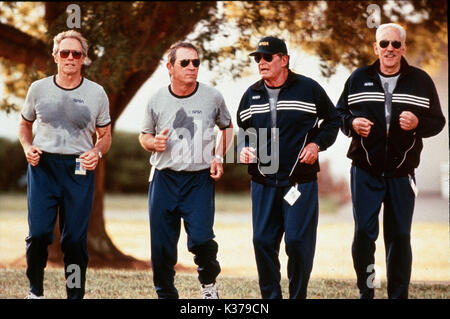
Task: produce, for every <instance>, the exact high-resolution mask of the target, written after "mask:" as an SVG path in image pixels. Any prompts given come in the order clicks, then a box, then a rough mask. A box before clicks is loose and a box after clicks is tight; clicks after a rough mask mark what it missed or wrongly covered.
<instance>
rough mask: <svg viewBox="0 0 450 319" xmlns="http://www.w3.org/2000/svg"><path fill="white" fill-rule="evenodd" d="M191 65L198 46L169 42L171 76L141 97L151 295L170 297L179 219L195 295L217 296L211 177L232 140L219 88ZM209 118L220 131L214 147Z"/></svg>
mask: <svg viewBox="0 0 450 319" xmlns="http://www.w3.org/2000/svg"><path fill="white" fill-rule="evenodd" d="M199 65H200V60H199V58H198V52H197V49H196V48H195V47H194V46H193V45H192V44H190V43H186V42H178V43H176V44H174V45H172V47H171V48H170V50H169V62H168V63H167V68H168V70H169V74H170V79H171V83H170V85H169V87H167V86H166V87H163V88H161V89H160V90H159V91H158V92H157V93H156V94H155V95H154V96H153V97H152V98H151V99H150V101H149V102H148V104H147V106H146V109H145V114H144V121H143V126H142V133H141V135H140V136H139V141H140V143H141V145H142V147H143V148H144V149H145V150H147V151H149V152H152V155H151V158H150V162H151V164H152V173H151V176H150V180H151V184H150V190H149V214H150V241H151V262H152V270H153V282H154V285H155V288H156V292H157V294H158V297H159V298H178V291H177V289H176V288H175V285H174V275H175V270H174V267H175V264H176V262H177V243H178V238H179V235H180V226H181V218H183V220H184V226H185V229H186V233H187V236H188V249H189V251H190V252H192V253H193V254H194V262H195V263H196V264H197V265H198V269H197V270H198V275H199V276H198V279H199V281H200V283H201V291H202V295H203V298H204V299H217V298H218V293H217V289H216V286H215V282H216V277H217V276H218V274H219V273H220V265H219V262H218V261H217V250H218V245H217V243H216V242H215V241H214V239H213V238H214V232H213V224H214V181H216V180H218V179H220V177H221V176H222V174H223V167H222V163H223V155H224V154H225V152H226V149H227V148H228V147H229V146H230V144H231V143H232V142H233V132H232V124H231V117H230V114H229V112H228V110H227V108H226V106H225V102H224V100H223V97H222V95H221V94H220V92H219V91H217V90H216V89H214V88H211V87H208V86H206V85H204V84H202V83H199V82H197V75H198V67H199ZM216 125H217V126H218V127H219V129H220V130H221V132H220V134H219V135H222V137H219V143H218V147H216V148H215V149H214V127H215V126H216ZM226 129H227V130H226ZM223 131H225V132H226V133H225V134H224V133H223ZM214 153H215V155H213V154H214Z"/></svg>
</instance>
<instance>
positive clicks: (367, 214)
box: [351, 166, 415, 299]
mask: <svg viewBox="0 0 450 319" xmlns="http://www.w3.org/2000/svg"><path fill="white" fill-rule="evenodd" d="M411 178H412V177H411ZM351 192H352V202H353V218H354V220H355V234H354V238H353V244H352V256H353V266H354V268H355V271H356V276H357V285H358V288H359V291H360V297H361V298H364V299H371V298H373V297H374V289H373V284H372V283H371V282H370V279H371V278H373V269H374V267H373V265H374V263H375V256H374V254H375V241H376V239H377V237H378V231H379V227H378V215H379V213H380V209H381V204H382V203H383V204H384V211H383V235H384V244H385V248H386V267H387V272H386V274H387V291H388V297H389V298H394V299H395V298H408V287H409V281H410V277H411V264H412V251H411V224H412V217H413V211H414V201H415V195H414V192H413V190H412V188H411V184H410V177H409V176H405V177H393V178H386V177H383V176H374V175H371V174H369V173H368V172H367V171H365V170H363V169H360V168H358V167H356V166H352V168H351ZM371 265H372V267H370V266H371ZM369 276H370V277H371V278H369ZM368 279H369V280H368Z"/></svg>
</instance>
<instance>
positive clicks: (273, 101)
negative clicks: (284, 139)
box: [264, 83, 281, 128]
mask: <svg viewBox="0 0 450 319" xmlns="http://www.w3.org/2000/svg"><path fill="white" fill-rule="evenodd" d="M264 86H265V87H266V90H267V93H268V94H269V105H270V123H271V126H272V128H275V127H277V102H278V94H279V93H280V90H281V88H271V87H268V86H267V84H265V83H264Z"/></svg>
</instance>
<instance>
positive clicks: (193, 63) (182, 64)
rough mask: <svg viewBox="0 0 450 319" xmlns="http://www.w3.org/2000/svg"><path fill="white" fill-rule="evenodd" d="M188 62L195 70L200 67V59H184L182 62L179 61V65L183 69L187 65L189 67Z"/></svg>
mask: <svg viewBox="0 0 450 319" xmlns="http://www.w3.org/2000/svg"><path fill="white" fill-rule="evenodd" d="M190 62H192V65H193V66H194V67H195V68H198V66H199V65H200V59H191V60H190V59H184V60H181V61H180V65H181V66H182V67H183V68H185V67H187V66H188V65H189V63H190Z"/></svg>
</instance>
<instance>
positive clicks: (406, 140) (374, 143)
mask: <svg viewBox="0 0 450 319" xmlns="http://www.w3.org/2000/svg"><path fill="white" fill-rule="evenodd" d="M379 66H380V62H379V60H377V61H375V63H374V64H372V65H370V66H363V67H360V68H358V69H357V70H355V71H354V72H353V73H352V74H351V75H350V77H349V78H348V80H347V82H346V83H345V86H344V90H343V92H342V95H341V97H340V99H339V101H338V103H337V106H336V107H337V110H338V112H339V115H340V117H341V120H342V131H343V132H344V134H346V135H347V136H349V137H352V142H351V144H350V148H349V150H348V153H347V156H348V157H349V158H350V159H351V160H352V165H355V166H358V167H359V168H362V169H364V170H366V171H368V172H370V173H372V174H374V175H378V176H379V175H383V176H386V177H400V176H407V175H408V174H411V175H414V169H415V168H416V167H417V166H418V165H419V162H420V152H421V151H422V147H423V144H422V138H423V137H430V136H433V135H436V134H438V133H439V132H440V131H441V130H442V128H443V127H444V125H445V118H444V116H443V114H442V110H441V105H440V103H439V97H438V94H437V91H436V88H435V86H434V83H433V81H432V79H431V78H430V76H429V75H428V74H427V73H426V72H424V71H422V70H420V69H418V68H416V67H413V66H410V65H409V64H408V63H407V62H406V60H405V59H404V58H403V57H402V60H401V68H400V77H399V78H398V80H397V85H396V87H395V89H394V91H393V93H392V115H391V123H390V128H389V133H388V132H387V131H386V116H385V106H384V104H385V95H384V90H383V88H382V85H381V81H380V78H379V75H378V70H379ZM403 111H410V112H412V113H414V115H416V116H417V118H418V119H419V124H418V126H417V128H416V129H414V130H411V131H405V130H402V129H401V128H400V123H399V116H400V114H401V113H402V112H403ZM356 117H365V118H367V119H369V120H370V121H372V122H373V123H374V125H373V126H372V127H371V130H370V134H369V136H367V138H363V137H361V136H359V135H358V134H357V133H356V132H355V131H354V130H353V127H352V121H353V119H355V118H356Z"/></svg>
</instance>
